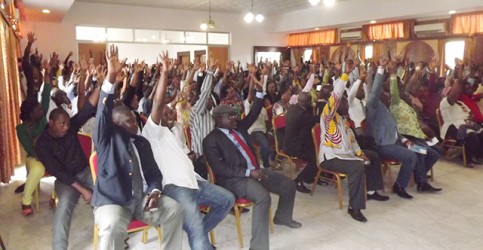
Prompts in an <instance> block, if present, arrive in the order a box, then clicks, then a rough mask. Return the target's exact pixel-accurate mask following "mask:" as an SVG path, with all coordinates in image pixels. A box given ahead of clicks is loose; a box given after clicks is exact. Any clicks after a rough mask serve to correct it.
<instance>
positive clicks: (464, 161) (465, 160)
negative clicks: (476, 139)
mask: <svg viewBox="0 0 483 250" xmlns="http://www.w3.org/2000/svg"><path fill="white" fill-rule="evenodd" d="M461 151H463V164H464V166H465V167H466V166H467V164H468V159H466V149H465V146H464V145H463V146H462V150H461Z"/></svg>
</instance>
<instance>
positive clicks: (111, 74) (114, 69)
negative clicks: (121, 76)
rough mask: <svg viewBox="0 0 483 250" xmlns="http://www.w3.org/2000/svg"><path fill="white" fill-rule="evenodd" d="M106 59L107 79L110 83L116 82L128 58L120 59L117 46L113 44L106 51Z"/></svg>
mask: <svg viewBox="0 0 483 250" xmlns="http://www.w3.org/2000/svg"><path fill="white" fill-rule="evenodd" d="M106 60H107V80H108V81H109V82H110V83H114V82H115V81H116V75H117V74H118V73H119V71H121V70H122V67H123V65H124V64H125V63H126V60H127V59H124V60H122V62H121V61H119V55H118V50H117V46H114V45H113V44H111V46H110V48H109V51H107V52H106Z"/></svg>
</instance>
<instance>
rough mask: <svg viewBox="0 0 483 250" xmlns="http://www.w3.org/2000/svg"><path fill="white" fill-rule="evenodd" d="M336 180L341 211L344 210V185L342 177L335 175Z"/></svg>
mask: <svg viewBox="0 0 483 250" xmlns="http://www.w3.org/2000/svg"><path fill="white" fill-rule="evenodd" d="M335 178H336V179H337V193H338V195H339V209H342V185H341V183H340V177H339V176H338V175H335Z"/></svg>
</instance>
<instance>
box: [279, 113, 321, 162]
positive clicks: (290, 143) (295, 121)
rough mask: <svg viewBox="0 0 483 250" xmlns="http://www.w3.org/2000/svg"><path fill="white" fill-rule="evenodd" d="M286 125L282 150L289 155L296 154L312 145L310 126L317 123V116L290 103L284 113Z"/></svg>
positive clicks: (310, 147) (301, 152)
mask: <svg viewBox="0 0 483 250" xmlns="http://www.w3.org/2000/svg"><path fill="white" fill-rule="evenodd" d="M285 116H286V119H287V120H286V127H285V135H284V138H283V150H284V151H285V152H287V153H288V154H289V155H293V156H298V155H301V154H303V153H304V152H306V151H307V150H310V149H312V148H313V147H314V144H313V142H312V132H311V131H312V127H313V126H314V125H315V124H316V123H318V122H319V121H320V120H319V117H318V116H316V115H312V112H311V111H310V110H305V109H303V108H302V107H300V106H299V105H297V104H296V105H292V106H290V107H289V108H288V110H287V113H286V115H285Z"/></svg>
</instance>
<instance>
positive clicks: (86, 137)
mask: <svg viewBox="0 0 483 250" xmlns="http://www.w3.org/2000/svg"><path fill="white" fill-rule="evenodd" d="M77 139H79V143H80V145H81V147H82V151H84V154H85V156H86V158H89V157H90V155H91V152H92V146H93V144H92V138H91V135H90V134H87V133H82V132H79V133H77Z"/></svg>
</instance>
